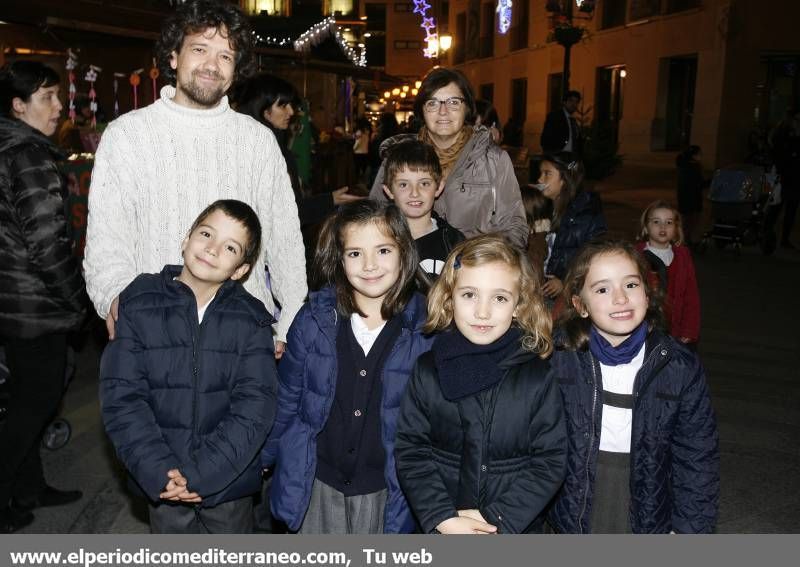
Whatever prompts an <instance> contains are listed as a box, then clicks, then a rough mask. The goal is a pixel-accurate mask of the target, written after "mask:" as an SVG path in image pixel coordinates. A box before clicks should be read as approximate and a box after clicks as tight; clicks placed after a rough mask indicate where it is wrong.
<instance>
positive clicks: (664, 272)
mask: <svg viewBox="0 0 800 567" xmlns="http://www.w3.org/2000/svg"><path fill="white" fill-rule="evenodd" d="M640 224H641V232H640V233H639V237H640V242H639V243H638V244H637V246H636V247H637V249H638V250H639V251H640V252H641V253H642V254H644V256H645V258H646V259H647V260H648V261H649V263H650V265H651V267H652V268H653V271H654V272H655V273H656V274H658V276H659V277H658V279H659V282H660V284H661V288H662V289H663V290H665V291H666V302H665V311H666V315H667V324H668V329H669V333H670V334H671V335H672V336H673V337H675V338H676V339H678V340H679V341H680V342H682V343H684V344H690V345H694V344H695V343H697V340H698V338H699V337H700V292H699V290H698V288H697V277H696V276H695V270H694V261H692V253H691V252H690V251H689V249H688V248H687V247H686V246H684V245H683V243H684V235H683V227H682V223H681V214H680V213H679V212H678V210H677V209H676V208H675V207H673V206H672V205H671V204H669V203H667V202H665V201H655V202H653V203H650V205H648V206H647V208H646V209H645V210H644V212H643V213H642V217H641V221H640Z"/></svg>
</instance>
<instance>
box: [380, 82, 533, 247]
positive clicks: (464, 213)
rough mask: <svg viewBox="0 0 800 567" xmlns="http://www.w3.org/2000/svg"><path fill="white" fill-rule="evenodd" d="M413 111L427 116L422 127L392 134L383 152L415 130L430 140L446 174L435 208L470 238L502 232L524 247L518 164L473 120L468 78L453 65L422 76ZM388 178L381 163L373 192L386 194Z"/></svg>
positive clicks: (381, 195) (525, 239) (382, 196)
mask: <svg viewBox="0 0 800 567" xmlns="http://www.w3.org/2000/svg"><path fill="white" fill-rule="evenodd" d="M414 113H415V114H416V115H417V116H419V117H422V120H423V121H424V126H423V127H422V128H421V129H420V131H419V133H418V134H399V135H397V136H394V137H392V138H389V139H388V140H386V141H385V142H383V144H382V145H381V150H380V151H381V155H385V153H386V152H387V151H388V150H389V149H390V148H391V147H392V146H393V145H394V144H396V143H398V142H401V141H404V140H408V139H409V138H413V137H415V136H416V137H417V138H418V139H419V140H421V141H423V142H427V143H429V144H431V145H432V146H433V147H434V148H435V150H436V154H437V156H438V157H439V161H440V162H441V166H442V173H443V179H444V180H445V189H444V191H443V192H442V194H441V196H440V197H439V199H438V200H437V202H436V207H435V210H436V212H437V213H439V215H440V216H442V217H443V218H445V219H446V220H447V222H448V223H449V224H450V225H452V226H453V227H455V228H457V229H458V230H460V231H461V232H462V233H464V235H465V236H466V237H467V238H469V237H472V236H476V235H478V234H485V233H493V232H494V233H500V234H502V235H503V236H505V237H507V238H508V239H509V240H510V241H511V242H512V243H513V244H514V245H515V246H518V247H520V248H524V247H525V246H526V243H527V239H528V225H527V223H526V221H525V209H524V208H523V206H522V197H521V195H520V190H519V184H518V183H517V178H516V177H515V175H514V166H513V165H512V163H511V158H509V157H508V154H507V153H506V152H505V151H503V150H502V149H501V148H500V147H499V146H497V145H496V144H495V143H494V142H493V140H492V135H491V133H490V132H489V130H488V129H487V128H486V126H477V127H475V126H472V124H473V123H474V120H475V115H476V110H475V97H474V95H473V93H472V87H471V86H470V84H469V81H468V80H467V78H466V77H465V76H464V75H463V74H462V73H461V72H459V71H456V70H453V69H445V68H442V67H439V68H436V69H433V70H432V71H431V72H430V73H428V75H427V76H426V77H425V79H424V80H423V81H422V86H421V87H420V89H419V92H418V94H417V98H416V101H415V102H414ZM383 179H384V167H383V165H382V166H381V169H380V171H378V175H377V177H376V178H375V182H374V184H373V185H372V190H371V191H370V198H372V199H375V200H382V199H385V198H386V197H385V196H384V193H383ZM434 229H435V228H434Z"/></svg>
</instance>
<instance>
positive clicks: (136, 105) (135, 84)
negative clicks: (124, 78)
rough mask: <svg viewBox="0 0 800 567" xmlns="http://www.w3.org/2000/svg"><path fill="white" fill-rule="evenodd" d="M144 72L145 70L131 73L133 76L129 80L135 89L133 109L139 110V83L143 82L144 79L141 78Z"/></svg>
mask: <svg viewBox="0 0 800 567" xmlns="http://www.w3.org/2000/svg"><path fill="white" fill-rule="evenodd" d="M143 72H144V69H136V70H135V71H133V72H132V73H131V76H130V77H129V78H128V81H130V83H131V86H132V87H133V108H134V109H136V108H139V83H141V82H142V78H141V77H140V76H139V75H141V74H142V73H143Z"/></svg>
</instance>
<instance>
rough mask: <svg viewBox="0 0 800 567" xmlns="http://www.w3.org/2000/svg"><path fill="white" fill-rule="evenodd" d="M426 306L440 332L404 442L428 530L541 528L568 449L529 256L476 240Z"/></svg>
mask: <svg viewBox="0 0 800 567" xmlns="http://www.w3.org/2000/svg"><path fill="white" fill-rule="evenodd" d="M428 306H429V315H428V322H427V323H426V326H425V330H426V331H428V332H437V331H438V332H440V334H439V335H438V336H437V337H436V340H435V341H434V343H433V346H432V347H431V351H430V352H429V353H425V354H423V355H422V356H421V357H420V358H419V360H418V361H417V364H416V366H415V367H414V373H413V375H412V377H411V381H410V383H409V386H408V390H407V391H406V395H405V399H404V400H403V405H402V406H401V409H400V417H399V419H398V424H397V440H396V442H395V444H396V450H395V453H396V455H397V474H398V476H399V478H400V484H401V486H402V487H403V490H404V492H405V494H406V497H407V498H408V501H409V503H410V504H411V509H412V510H413V511H414V515H415V516H416V517H417V519H418V520H419V522H420V524H421V526H422V530H423V531H424V532H425V533H431V532H434V531H436V532H439V533H444V534H486V533H500V534H519V533H528V532H533V533H537V532H538V533H541V529H542V518H541V513H542V511H543V510H544V508H545V506H546V505H547V503H548V502H549V501H550V499H551V498H552V497H553V495H554V494H555V493H556V491H557V490H558V487H559V486H560V485H561V482H562V481H563V479H564V467H565V464H566V449H567V447H566V431H565V426H564V413H563V409H562V405H561V396H560V394H559V391H558V383H557V382H555V381H554V380H553V379H551V378H550V377H549V376H548V370H549V364H548V362H546V359H547V357H548V356H549V355H550V353H551V351H552V339H551V328H552V323H551V319H550V315H549V313H548V312H547V309H546V308H545V306H544V302H543V301H542V295H541V292H540V288H539V278H538V276H537V274H536V273H535V270H533V269H532V268H531V266H530V264H528V261H527V259H526V258H525V253H524V252H523V251H521V250H519V249H517V248H515V247H514V246H511V245H510V244H509V243H508V242H507V241H505V240H504V239H503V238H500V237H497V236H489V235H487V236H478V237H475V238H472V239H470V240H468V241H466V242H462V243H461V244H459V245H458V246H456V247H455V248H454V249H453V251H452V252H451V254H450V257H449V258H448V259H447V264H446V266H445V268H444V270H443V271H442V274H441V276H440V277H439V279H438V280H437V281H436V283H435V284H434V286H433V288H432V289H431V292H430V294H429V296H428ZM487 469H488V471H489V473H487V472H486V471H487Z"/></svg>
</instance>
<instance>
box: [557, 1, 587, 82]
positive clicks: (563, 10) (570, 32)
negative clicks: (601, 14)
mask: <svg viewBox="0 0 800 567" xmlns="http://www.w3.org/2000/svg"><path fill="white" fill-rule="evenodd" d="M575 4H577V6H578V11H579V12H584V13H587V14H589V16H588V18H591V14H592V13H593V12H594V5H595V0H575ZM546 7H547V10H548V11H549V12H553V15H554V17H556V18H558V19H559V20H560V21H559V22H558V23H556V26H555V28H554V29H553V37H554V39H555V40H556V41H557V42H558V44H559V45H561V46H562V47H563V48H564V70H563V71H562V73H561V94H562V96H563V95H565V94H566V93H567V91H568V90H569V73H570V56H571V51H572V46H573V45H575V44H576V43H578V42H579V41H580V40H581V38H582V37H583V32H584V28H583V27H580V26H575V25H573V23H572V20H573V12H574V8H575V5H574V4H573V0H548V2H547V6H546Z"/></svg>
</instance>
